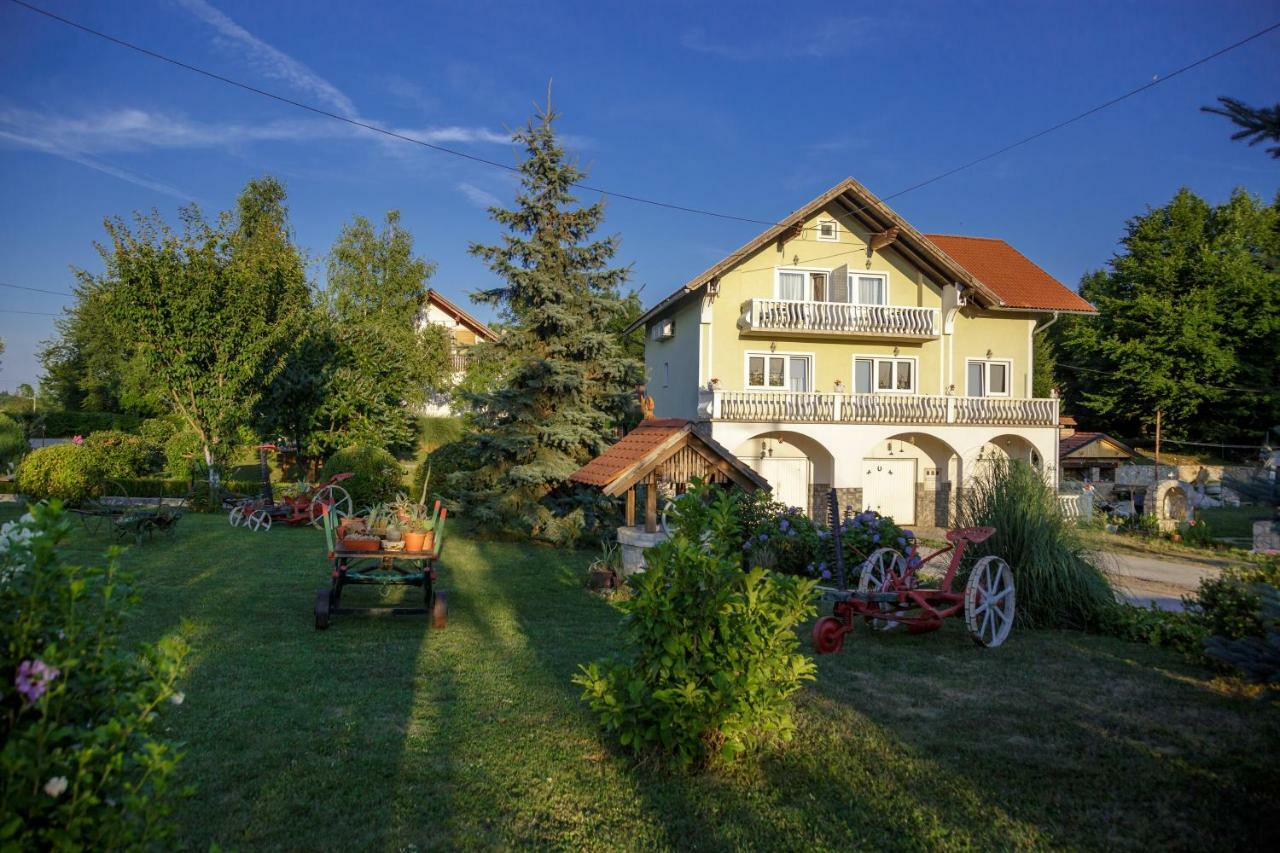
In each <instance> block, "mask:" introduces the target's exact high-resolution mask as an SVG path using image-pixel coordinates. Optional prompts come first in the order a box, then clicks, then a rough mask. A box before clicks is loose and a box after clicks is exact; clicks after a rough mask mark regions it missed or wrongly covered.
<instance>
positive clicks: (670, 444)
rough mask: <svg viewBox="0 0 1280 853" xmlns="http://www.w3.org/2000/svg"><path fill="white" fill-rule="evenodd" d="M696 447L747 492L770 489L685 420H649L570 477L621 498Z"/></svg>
mask: <svg viewBox="0 0 1280 853" xmlns="http://www.w3.org/2000/svg"><path fill="white" fill-rule="evenodd" d="M691 444H692V445H694V446H695V448H696V449H697V450H698V455H699V456H700V457H702V458H703V459H704V460H706V461H707V462H708V463H711V464H715V465H716V467H718V468H719V469H720V470H721V471H723V473H724V474H725V475H726V476H727V477H728V478H729V479H730V480H733V481H734V482H736V483H737V484H738V485H740V486H742V487H743V488H747V489H768V488H769V483H768V481H766V480H765V479H764V478H762V477H761V476H760V475H759V474H757V473H756V472H755V471H752V470H751V469H750V468H748V467H747V466H746V465H744V464H743V463H742V461H741V460H740V459H738V458H737V457H736V456H734V455H733V454H732V453H730V452H729V451H728V450H727V449H725V447H724V445H722V444H720V443H719V442H717V441H714V440H712V439H711V438H709V437H708V436H705V435H701V434H699V433H697V432H694V431H693V422H692V421H687V420H684V419H683V418H646V419H645V420H642V421H641V422H640V423H639V425H638V426H637V427H636V428H635V429H633V430H632V431H631V432H629V433H627V434H626V435H625V436H623V437H622V439H621V440H619V441H618V443H617V444H614V445H613V446H611V447H610V448H609V449H608V450H606V451H605V452H604V453H601V454H600V455H599V456H597V457H596V458H595V459H592V460H591V461H590V462H588V463H587V464H586V465H583V466H582V467H581V468H579V469H578V470H577V471H574V472H573V473H572V474H570V475H569V479H570V480H572V481H573V482H575V483H582V484H584V485H588V486H599V487H600V488H601V489H602V490H603V491H604V493H605V494H606V495H617V494H621V493H622V492H625V491H626V490H627V489H629V488H631V486H633V485H635V484H636V482H638V481H639V480H640V479H641V478H643V477H644V476H645V475H646V474H648V473H649V472H650V471H651V470H653V469H654V468H656V467H657V466H659V465H661V464H662V463H663V462H665V461H666V460H667V459H669V458H670V457H672V456H673V455H675V454H676V452H677V451H679V450H680V449H681V448H683V447H685V446H687V445H691Z"/></svg>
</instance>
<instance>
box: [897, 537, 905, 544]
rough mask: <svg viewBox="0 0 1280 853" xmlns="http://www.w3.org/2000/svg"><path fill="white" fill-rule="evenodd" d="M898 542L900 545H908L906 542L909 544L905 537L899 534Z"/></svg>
mask: <svg viewBox="0 0 1280 853" xmlns="http://www.w3.org/2000/svg"><path fill="white" fill-rule="evenodd" d="M898 544H899V545H906V544H907V540H905V539H903V538H902V537H901V536H899V537H898Z"/></svg>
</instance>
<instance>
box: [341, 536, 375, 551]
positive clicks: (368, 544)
mask: <svg viewBox="0 0 1280 853" xmlns="http://www.w3.org/2000/svg"><path fill="white" fill-rule="evenodd" d="M381 547H382V540H381V539H380V538H379V537H377V536H374V535H373V534H372V533H348V534H347V537H346V538H345V539H343V540H342V549H343V550H344V551H377V550H379V549H380V548H381Z"/></svg>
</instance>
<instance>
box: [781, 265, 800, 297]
mask: <svg viewBox="0 0 1280 853" xmlns="http://www.w3.org/2000/svg"><path fill="white" fill-rule="evenodd" d="M804 281H805V274H804V273H802V272H798V271H796V270H778V298H779V299H790V300H793V301H795V302H800V301H803V300H804Z"/></svg>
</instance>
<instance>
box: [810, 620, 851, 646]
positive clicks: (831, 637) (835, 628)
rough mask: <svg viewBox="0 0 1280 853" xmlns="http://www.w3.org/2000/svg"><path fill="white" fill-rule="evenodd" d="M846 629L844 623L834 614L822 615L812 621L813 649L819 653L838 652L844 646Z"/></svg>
mask: <svg viewBox="0 0 1280 853" xmlns="http://www.w3.org/2000/svg"><path fill="white" fill-rule="evenodd" d="M847 631H848V628H846V627H845V625H844V623H843V622H841V621H840V620H839V619H837V618H835V617H834V616H823V617H822V618H821V619H819V620H818V621H817V622H814V623H813V650H814V652H816V653H817V654H820V655H829V654H831V653H832V652H838V651H840V649H841V648H843V646H844V635H845V633H846V632H847Z"/></svg>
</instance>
